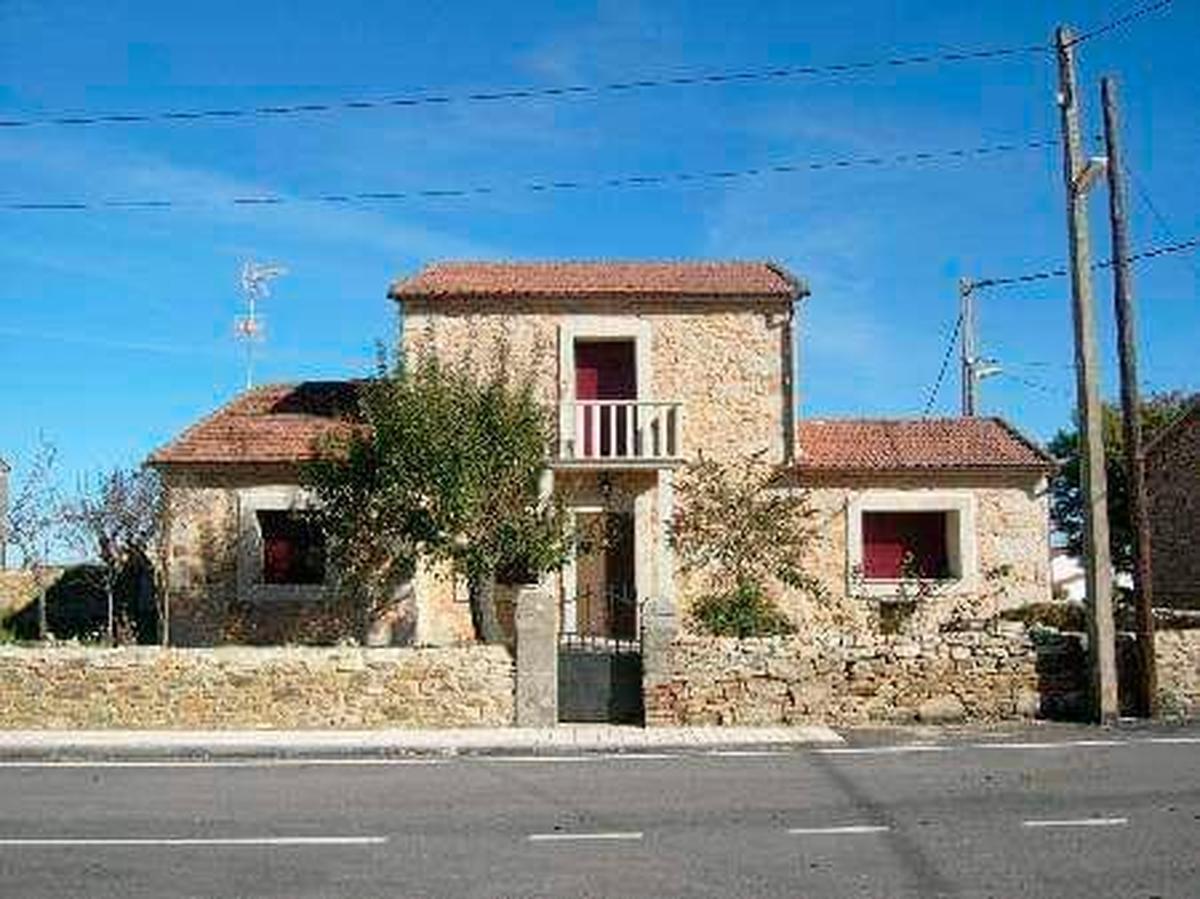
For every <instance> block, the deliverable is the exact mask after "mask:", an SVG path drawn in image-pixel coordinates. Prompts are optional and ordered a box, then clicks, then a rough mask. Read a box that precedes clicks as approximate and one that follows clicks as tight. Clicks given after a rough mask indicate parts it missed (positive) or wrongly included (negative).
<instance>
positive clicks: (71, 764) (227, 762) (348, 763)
mask: <svg viewBox="0 0 1200 899" xmlns="http://www.w3.org/2000/svg"><path fill="white" fill-rule="evenodd" d="M448 761H449V759H444V758H395V759H392V758H365V759H355V758H345V759H173V760H158V761H156V760H151V759H144V760H137V759H126V760H120V759H112V760H107V761H105V760H99V761H86V760H82V759H78V760H71V759H60V760H48V761H32V760H31V761H0V768H303V767H309V766H312V767H320V766H324V767H339V768H340V767H349V768H373V767H391V766H395V765H444V764H446V763H447V762H448Z"/></svg>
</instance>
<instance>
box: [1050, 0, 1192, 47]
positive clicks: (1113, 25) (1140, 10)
mask: <svg viewBox="0 0 1200 899" xmlns="http://www.w3.org/2000/svg"><path fill="white" fill-rule="evenodd" d="M1173 2H1174V0H1157V2H1152V3H1144V4H1142V5H1141V6H1138V7H1135V8H1134V9H1132V10H1130V11H1129V12H1128V13H1125V14H1124V15H1121V16H1117V17H1116V18H1114V19H1110V20H1109V21H1107V22H1105V23H1104V24H1102V25H1097V26H1096V27H1095V28H1093V29H1091V30H1090V31H1084V32H1082V33H1081V34H1079V35H1078V36H1077V37H1076V38H1075V39H1074V40H1073V41H1071V44H1070V45H1071V46H1074V45H1076V44H1082V43H1083V42H1084V41H1090V40H1092V38H1097V37H1100V35H1102V34H1108V33H1109V32H1111V31H1116V30H1118V29H1120V28H1124V27H1125V26H1126V25H1129V24H1131V23H1133V22H1136V21H1137V20H1138V19H1141V18H1143V17H1145V16H1148V15H1150V14H1151V13H1156V12H1158V11H1159V10H1160V9H1166V8H1167V7H1168V6H1170V5H1171V4H1172V3H1173Z"/></svg>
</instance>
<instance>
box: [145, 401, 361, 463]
mask: <svg viewBox="0 0 1200 899" xmlns="http://www.w3.org/2000/svg"><path fill="white" fill-rule="evenodd" d="M357 386H358V385H357V384H356V383H355V382H353V381H305V382H302V383H300V384H272V385H268V386H264V387H256V388H254V389H253V390H250V391H248V392H246V393H243V394H241V395H240V396H238V397H236V398H235V399H233V400H232V401H231V402H229V403H228V404H226V405H225V406H222V407H221V408H220V409H218V410H217V411H216V412H214V413H212V414H211V415H209V416H208V417H207V418H204V419H201V420H200V421H199V422H197V423H196V424H194V425H192V427H190V428H188V429H187V430H186V431H184V432H183V433H182V434H180V435H179V436H178V437H177V438H176V439H175V440H173V441H171V442H170V443H168V444H167V445H166V446H164V447H161V448H160V449H158V450H156V451H155V452H154V453H152V454H151V456H150V458H149V459H148V460H147V461H148V462H149V463H150V464H151V465H177V464H185V465H186V464H199V463H212V462H219V463H226V462H233V463H237V462H256V463H264V462H301V461H305V460H307V459H312V458H315V456H316V452H315V444H316V441H317V440H318V439H319V438H321V437H324V436H326V435H329V434H333V433H336V432H338V431H344V430H345V429H347V428H349V427H350V424H349V422H350V421H351V420H352V419H353V417H354V414H355V412H356V410H357Z"/></svg>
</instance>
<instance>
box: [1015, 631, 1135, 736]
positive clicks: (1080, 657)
mask: <svg viewBox="0 0 1200 899" xmlns="http://www.w3.org/2000/svg"><path fill="white" fill-rule="evenodd" d="M1032 638H1033V641H1034V645H1035V647H1036V649H1037V678H1038V692H1039V693H1040V694H1041V708H1040V709H1039V715H1040V717H1042V718H1046V719H1048V720H1050V721H1087V720H1090V712H1091V703H1090V700H1089V694H1090V680H1091V678H1090V674H1089V669H1088V657H1087V651H1086V649H1085V647H1086V645H1087V638H1086V636H1085V635H1084V634H1081V633H1069V632H1068V633H1056V632H1053V631H1034V632H1032ZM1116 657H1117V700H1118V707H1119V710H1120V714H1121V715H1126V716H1130V715H1135V714H1136V713H1137V705H1136V703H1137V693H1136V690H1137V685H1138V682H1139V679H1140V666H1141V660H1140V657H1139V655H1138V652H1137V637H1136V635H1134V634H1129V633H1119V634H1117V638H1116Z"/></svg>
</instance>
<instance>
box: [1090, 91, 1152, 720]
mask: <svg viewBox="0 0 1200 899" xmlns="http://www.w3.org/2000/svg"><path fill="white" fill-rule="evenodd" d="M1100 98H1101V102H1102V105H1103V107H1104V144H1105V147H1106V149H1107V152H1108V214H1109V220H1110V222H1111V225H1112V258H1113V265H1112V270H1113V302H1114V304H1115V306H1116V318H1117V351H1118V353H1119V355H1120V365H1121V417H1122V422H1123V425H1124V432H1125V465H1126V470H1127V471H1128V474H1129V523H1130V526H1131V529H1132V532H1133V592H1134V596H1135V597H1136V603H1137V654H1138V663H1139V664H1138V675H1139V676H1138V680H1137V708H1138V713H1139V714H1141V715H1143V716H1145V717H1152V716H1153V715H1154V711H1155V699H1156V694H1157V692H1158V685H1157V680H1158V678H1157V672H1156V670H1155V658H1154V611H1153V609H1154V594H1153V582H1152V577H1151V571H1150V516H1149V513H1148V508H1147V499H1146V455H1145V450H1144V447H1143V445H1142V416H1141V408H1142V400H1141V396H1140V391H1139V389H1138V368H1137V329H1136V320H1135V317H1134V309H1133V276H1132V274H1131V272H1130V265H1129V222H1128V217H1127V215H1126V199H1127V197H1128V193H1127V191H1126V190H1125V170H1124V168H1123V167H1122V164H1121V134H1120V117H1119V114H1118V110H1117V85H1116V82H1115V81H1114V80H1113V79H1112V78H1102V79H1100Z"/></svg>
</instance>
